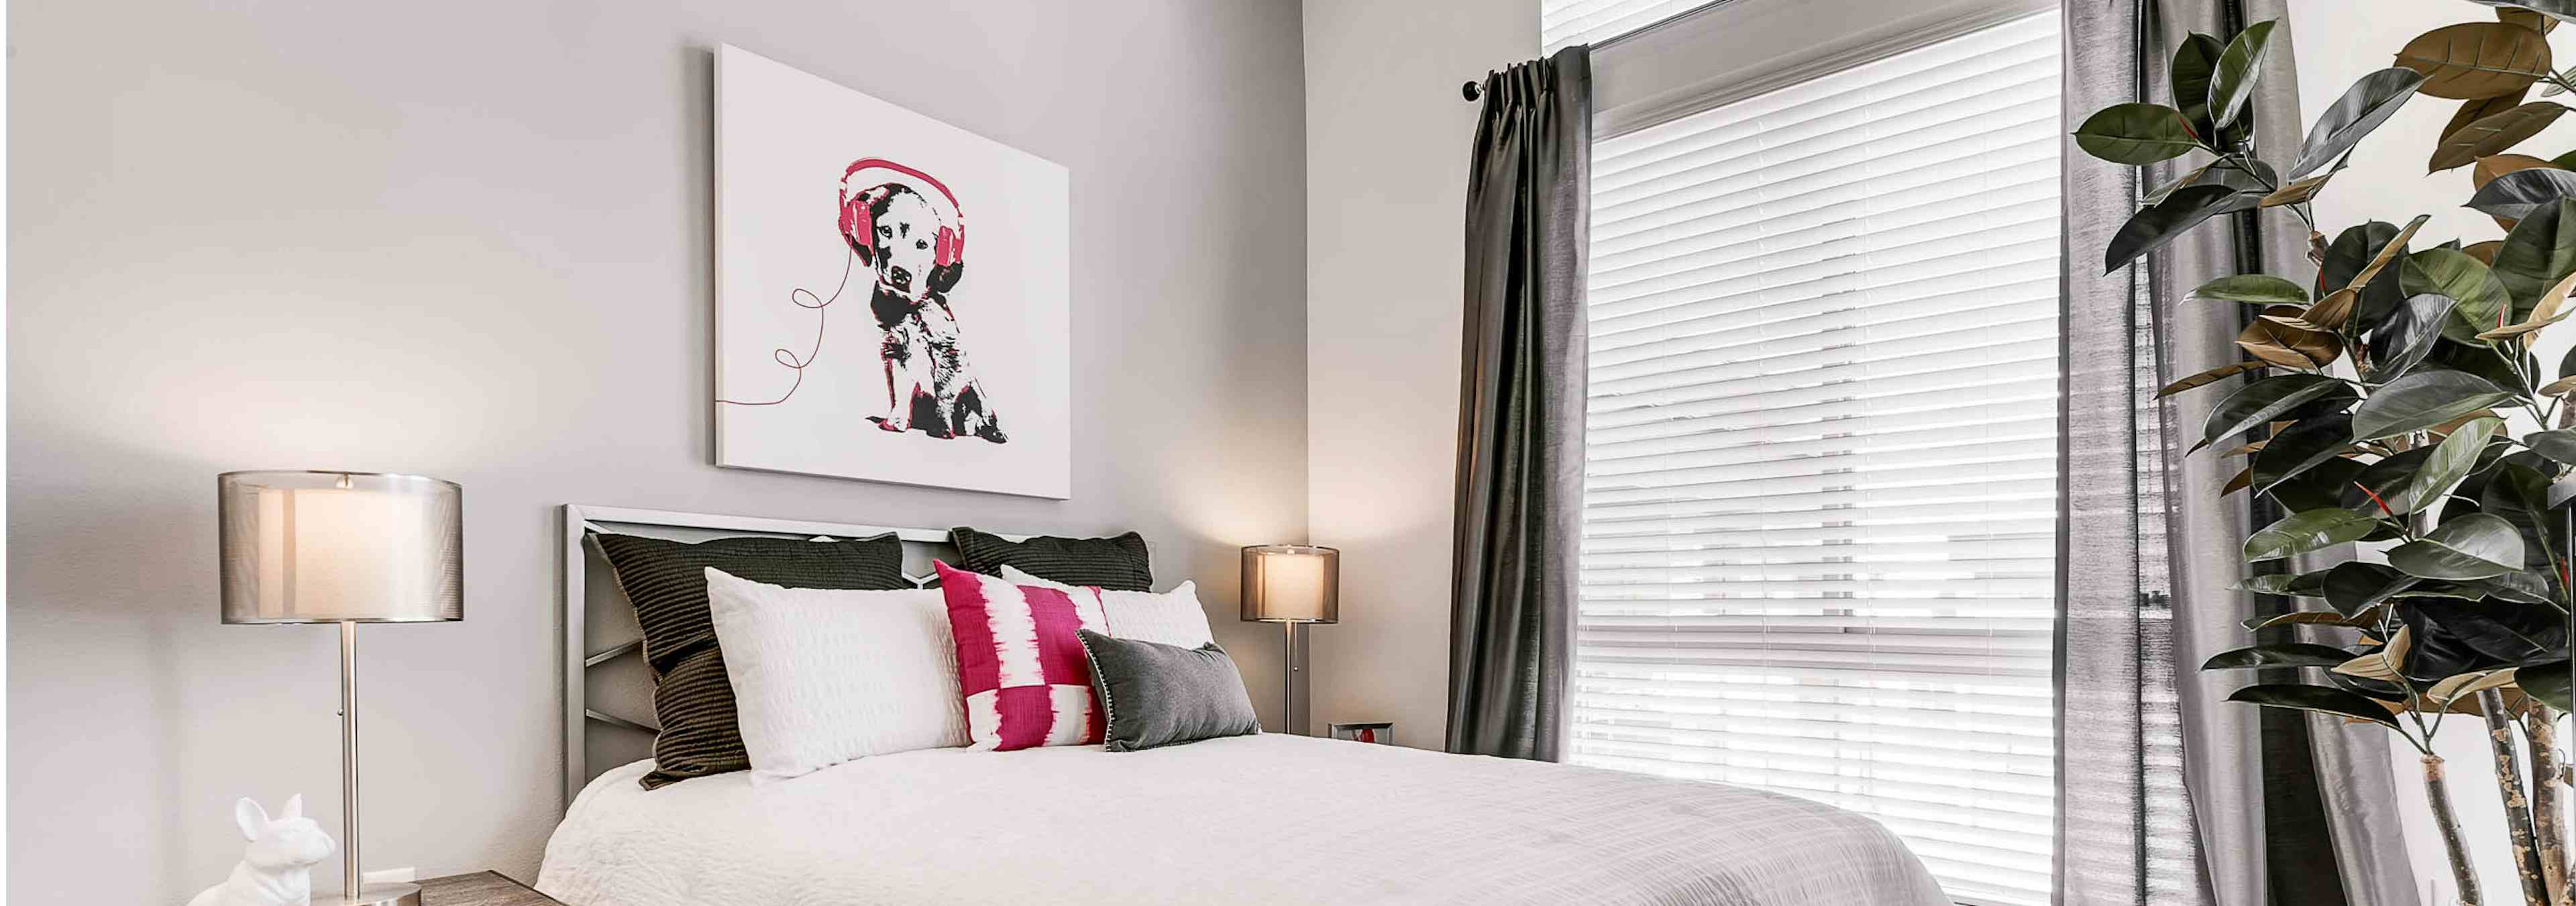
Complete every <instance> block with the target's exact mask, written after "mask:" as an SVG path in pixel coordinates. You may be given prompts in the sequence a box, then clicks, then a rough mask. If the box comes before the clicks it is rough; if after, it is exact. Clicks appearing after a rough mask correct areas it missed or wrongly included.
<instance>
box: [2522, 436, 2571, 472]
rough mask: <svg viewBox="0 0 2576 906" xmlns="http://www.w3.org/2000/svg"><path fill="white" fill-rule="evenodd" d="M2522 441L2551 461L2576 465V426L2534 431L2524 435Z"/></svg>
mask: <svg viewBox="0 0 2576 906" xmlns="http://www.w3.org/2000/svg"><path fill="white" fill-rule="evenodd" d="M2522 442H2523V444H2524V445H2526V446H2529V447H2531V449H2532V450H2533V451H2534V452H2537V453H2539V454H2540V455H2542V456H2546V457H2549V458H2550V460H2551V461H2554V462H2558V463H2561V464H2565V465H2576V428H2557V429H2553V430H2549V431H2534V432H2532V433H2530V434H2525V435H2523V436H2522Z"/></svg>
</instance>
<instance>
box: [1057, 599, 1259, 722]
mask: <svg viewBox="0 0 2576 906" xmlns="http://www.w3.org/2000/svg"><path fill="white" fill-rule="evenodd" d="M1080 634H1081V636H1082V650H1083V653H1084V654H1086V655H1088V656H1089V657H1090V658H1091V688H1092V689H1093V690H1094V691H1097V692H1099V693H1100V703H1101V707H1103V708H1106V709H1108V711H1109V729H1108V731H1107V732H1106V733H1103V734H1102V735H1101V742H1103V743H1105V744H1107V745H1108V747H1109V751H1112V752H1133V751H1136V750H1139V749H1151V748H1154V747H1156V746H1168V745H1175V744H1178V743H1184V742H1196V741H1198V740H1202V739H1214V738H1216V737H1219V736H1249V735H1252V734H1254V733H1259V732H1261V721H1260V720H1259V719H1257V718H1255V717H1253V715H1252V696H1251V695H1250V694H1248V693H1246V692H1244V691H1243V674H1242V672H1240V671H1238V670H1236V669H1235V668H1234V659H1233V658H1231V657H1227V656H1226V653H1225V649H1223V648H1219V647H1217V644H1216V643H1215V642H1209V643H1207V644H1205V645H1201V646H1199V647H1197V648H1183V647H1180V646H1178V645H1164V644H1160V643H1157V642H1143V641H1137V640H1134V639H1113V638H1110V637H1108V636H1105V635H1101V634H1100V633H1097V632H1093V631H1091V630H1088V629H1085V630H1081V632H1080Z"/></svg>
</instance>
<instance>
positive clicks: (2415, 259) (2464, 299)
mask: <svg viewBox="0 0 2576 906" xmlns="http://www.w3.org/2000/svg"><path fill="white" fill-rule="evenodd" d="M2398 284H2399V286H2400V288H2401V290H2402V291H2403V292H2404V293H2405V294H2406V296H2407V297H2408V298H2410V299H2411V298H2413V297H2414V296H2417V295H2421V294H2424V293H2437V294H2440V295H2444V296H2449V297H2451V299H2452V300H2454V303H2453V305H2452V306H2451V317H2450V318H2449V319H2447V320H2445V321H2443V322H2442V335H2443V336H2446V337H2450V338H2451V342H2454V343H2475V342H2477V341H2478V339H2477V337H2478V332H2479V331H2484V330H2493V329H2495V327H2496V320H2497V319H2498V318H2499V317H2502V316H2503V314H2504V310H2505V306H2506V305H2508V304H2510V303H2511V301H2512V294H2511V293H2509V292H2508V291H2507V290H2506V289H2505V285H2504V281H2503V280H2501V279H2498V278H2497V276H2496V274H2495V272H2494V271H2493V270H2491V269H2489V268H2488V267H2487V266H2486V265H2485V264H2483V263H2480V262H2479V261H2478V259H2476V258H2473V257H2470V255H2469V253H2467V252H2462V251H2456V250H2453V249H2441V248H2435V249H2425V250H2423V251H2421V252H2417V253H2415V254H2412V255H2408V256H2406V263H2405V264H2404V265H2403V266H2401V267H2400V268H2399V278H2398Z"/></svg>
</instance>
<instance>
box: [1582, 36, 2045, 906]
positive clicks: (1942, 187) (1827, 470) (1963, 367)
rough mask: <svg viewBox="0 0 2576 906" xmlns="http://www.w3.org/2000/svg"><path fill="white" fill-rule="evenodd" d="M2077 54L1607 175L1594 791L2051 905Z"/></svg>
mask: <svg viewBox="0 0 2576 906" xmlns="http://www.w3.org/2000/svg"><path fill="white" fill-rule="evenodd" d="M1553 28H1554V25H1553V23H1551V25H1550V29H1551V32H1550V33H1551V35H1553V34H1554V32H1553ZM1551 41H1553V38H1551ZM2058 53H2059V50H2058V23H2057V17H2056V16H2054V15H2041V16H2035V17H2030V18H2025V19H2020V20H2015V21H2012V22H2009V23H2006V24H2003V25H1999V26H1994V27H1990V28H1986V29H1983V30H1979V31H1973V32H1969V33H1967V34H1965V35H1962V36H1959V37H1955V38H1951V39H1948V40H1945V41H1942V42H1940V43H1936V44H1932V45H1929V46H1925V47H1921V48H1918V49H1914V50H1911V51H1907V52H1905V53H1903V54H1900V55H1896V56H1891V57H1886V58H1883V59H1878V60H1875V61H1872V62H1868V63H1865V64H1861V65H1858V66H1856V67H1852V68H1847V69H1843V70H1841V71H1839V72H1835V73H1832V74H1830V75H1826V76H1822V77H1819V78H1817V79H1815V80H1813V81H1809V82H1804V83H1800V84H1797V85H1794V86H1791V87H1788V88H1785V89H1781V90H1778V91H1774V92H1771V93H1768V94H1764V95H1760V96H1757V97H1754V98H1751V99H1748V100H1744V101H1739V102H1735V103H1732V104H1728V105H1726V106H1722V107H1718V108H1716V109H1713V110H1710V111H1708V112H1705V113H1700V114H1696V115H1693V116H1690V117H1687V118H1684V119H1680V120H1675V121H1673V122H1669V123H1665V124H1663V125H1659V126H1654V127H1651V128H1647V129H1643V130H1640V131H1636V132H1632V133H1629V134H1626V135H1622V136H1618V137H1615V138H1610V139H1607V140H1604V141H1600V142H1598V143H1597V144H1596V145H1595V152H1594V153H1595V156H1594V162H1593V190H1592V191H1593V212H1592V271H1591V275H1590V291H1591V302H1590V305H1591V317H1590V322H1591V329H1592V359H1591V368H1590V371H1591V391H1590V393H1591V401H1590V406H1589V410H1590V426H1589V429H1588V435H1587V444H1588V457H1587V458H1588V461H1587V464H1586V469H1585V473H1586V476H1587V477H1586V492H1585V493H1586V497H1585V500H1584V510H1583V535H1584V537H1583V560H1582V601H1581V608H1580V618H1579V621H1578V632H1577V652H1576V668H1577V675H1576V696H1575V705H1574V714H1573V717H1574V719H1573V729H1572V736H1573V756H1572V760H1573V761H1575V762H1577V763H1581V764H1589V765H1595V766H1601V767H1611V768H1621V769H1628V770H1636V771H1644V772H1649V773H1655V774H1663V775H1668V776H1674V777H1686V778H1699V779H1707V780H1717V781H1723V782H1727V783H1735V784H1743V785H1748V786H1757V787H1766V788H1770V789H1775V790H1779V791H1782V792H1786V793H1791V794H1795V795H1800V796H1807V797H1810V798H1814V799H1818V800H1821V801H1824V802H1828V803H1831V804H1834V805H1837V806H1841V807H1843V808H1848V809H1852V810H1854V811H1857V812H1860V813H1863V814H1866V815H1870V816H1872V817H1874V818H1876V819H1877V820H1879V821H1880V822H1881V823H1883V824H1885V825H1887V826H1888V827H1889V828H1890V829H1891V830H1894V831H1895V832H1896V833H1897V834H1899V835H1900V836H1902V837H1904V838H1905V840H1906V842H1907V844H1908V845H1909V846H1911V847H1912V848H1913V850H1914V852H1915V853H1916V854H1917V855H1918V856H1920V857H1921V858H1922V860H1923V862H1924V863H1925V865H1926V866H1928V867H1929V868H1930V869H1931V870H1932V873H1933V874H1934V875H1935V876H1936V877H1938V878H1939V879H1940V880H1941V882H1942V884H1943V885H1944V886H1945V887H1946V888H1947V889H1948V891H1949V892H1950V894H1951V895H1952V896H1954V897H1956V898H1958V899H1961V900H1963V901H1970V902H1983V903H2035V904H2037V903H2046V902H2048V889H2049V886H2050V884H2049V872H2050V852H2051V843H2050V838H2051V823H2052V814H2053V806H2052V794H2051V789H2052V783H2051V772H2052V768H2051V758H2052V753H2053V752H2054V749H2055V740H2054V733H2053V731H2052V729H2051V723H2052V720H2051V715H2052V710H2053V705H2052V692H2051V688H2050V657H2051V645H2052V632H2051V627H2052V621H2053V618H2054V612H2055V608H2054V588H2053V582H2054V575H2055V559H2054V556H2055V550H2054V548H2055V543H2056V540H2055V499H2056V486H2055V483H2056V455H2057V451H2056V400H2057V320H2056V319H2057V311H2058V306H2057V260H2058V221H2057V198H2058V190H2057V180H2058V165H2057V160H2058V147H2059V142H2060V138H2061V133H2062V131H2063V130H2062V129H2061V128H2060V125H2059V120H2058Z"/></svg>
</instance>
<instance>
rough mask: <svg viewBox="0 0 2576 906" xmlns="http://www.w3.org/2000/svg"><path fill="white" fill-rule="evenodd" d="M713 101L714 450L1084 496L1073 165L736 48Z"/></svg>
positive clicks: (838, 472)
mask: <svg viewBox="0 0 2576 906" xmlns="http://www.w3.org/2000/svg"><path fill="white" fill-rule="evenodd" d="M716 108H717V109H716V171H717V173H716V177H717V185H716V269H717V281H716V282H717V290H716V369H715V372H716V375H715V376H716V381H715V383H716V393H715V404H716V405H715V417H716V437H715V448H716V464H717V465H720V466H729V467H735V468H748V469H762V470H767V471H779V472H798V473H805V474H815V475H831V476H837V477H849V478H862V479H868V480H875V481H889V482H899V483H904V484H918V485H930V486H936V487H953V488H969V489H975V490H987V491H999V492H1004V493H1015V494H1026V495H1030V496H1039V497H1055V498H1064V497H1067V496H1069V493H1070V491H1069V484H1070V480H1071V462H1070V460H1071V455H1070V451H1071V442H1070V434H1071V429H1072V425H1071V416H1070V409H1071V406H1070V401H1069V399H1068V395H1069V394H1068V390H1067V385H1068V383H1069V381H1068V380H1067V375H1066V374H1065V371H1066V368H1067V363H1068V360H1069V358H1070V350H1069V340H1068V336H1067V335H1068V333H1069V317H1068V313H1067V311H1066V309H1067V307H1068V306H1067V298H1066V296H1067V283H1068V281H1067V273H1068V266H1067V237H1068V234H1069V231H1070V223H1069V221H1070V215H1071V211H1070V206H1069V204H1068V200H1067V195H1068V186H1069V183H1070V179H1069V178H1068V174H1066V172H1065V171H1064V168H1062V167H1059V166H1057V165H1055V164H1052V163H1048V162H1047V161H1045V160H1042V159H1039V158H1037V157H1034V156H1032V155H1029V154H1027V153H1025V152H1021V151H1018V150H1015V149H1012V148H1010V147H1008V146H1004V145H1001V144H999V143H997V142H993V141H991V140H989V139H985V138H982V137H980V136H976V135H974V134H972V133H968V132H965V131H964V130H960V129H957V128H956V127H953V126H949V125H947V124H944V123H941V122H938V121H936V120H932V119H930V118H928V117H925V116H922V115H921V114H918V113H914V112H912V111H909V110H905V109H903V108H900V107H896V106H894V105H892V104H887V103H885V102H883V101H879V100H877V99H875V98H872V97H869V96H867V95H865V94H861V93H859V92H857V91H853V90H851V89H849V88H846V87H842V86H840V85H837V84H834V83H832V82H829V81H826V80H824V79H821V78H818V77H816V76H813V75H810V74H807V73H804V72H800V71H798V70H795V69H793V68H790V67H788V66H785V65H784V64H780V63H777V62H775V61H771V60H767V59H763V58H761V57H758V56H755V55H753V54H750V53H748V52H745V51H742V50H740V49H738V48H733V47H724V48H721V49H720V50H719V51H718V52H717V56H716ZM970 205H971V209H972V210H973V211H974V212H975V227H974V243H973V247H974V253H973V255H972V256H971V258H970V256H969V254H968V252H967V249H968V242H967V235H968V230H967V212H968V210H969V209H970ZM970 261H971V263H972V265H973V267H972V269H971V274H972V276H971V277H970V276H969V274H970V268H969V267H968V265H969V263H970ZM835 278H837V279H835Z"/></svg>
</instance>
